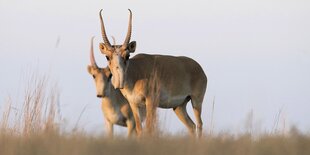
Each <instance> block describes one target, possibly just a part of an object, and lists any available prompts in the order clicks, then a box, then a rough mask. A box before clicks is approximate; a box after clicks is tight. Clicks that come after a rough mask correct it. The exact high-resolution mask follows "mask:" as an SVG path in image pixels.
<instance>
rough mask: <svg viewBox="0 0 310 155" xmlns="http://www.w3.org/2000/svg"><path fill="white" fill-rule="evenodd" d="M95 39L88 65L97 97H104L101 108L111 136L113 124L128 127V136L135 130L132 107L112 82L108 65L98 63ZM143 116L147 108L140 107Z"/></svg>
mask: <svg viewBox="0 0 310 155" xmlns="http://www.w3.org/2000/svg"><path fill="white" fill-rule="evenodd" d="M93 39H94V37H93V38H92V40H91V49H90V62H91V65H89V66H88V67H87V70H88V72H89V74H91V75H92V76H93V78H94V81H95V85H96V91H97V97H100V98H102V102H101V110H102V112H103V114H104V118H105V120H106V123H107V127H108V134H109V136H112V135H113V125H114V124H117V125H120V126H124V127H127V128H128V136H131V135H132V134H133V132H135V120H134V117H133V114H132V111H131V109H130V106H129V104H128V102H127V100H126V99H125V98H124V96H123V95H122V94H121V92H120V90H119V89H114V88H113V86H112V84H111V76H112V75H111V72H110V69H109V68H108V67H106V68H100V67H98V65H97V64H96V61H95V57H94V51H93ZM139 112H140V114H141V115H142V118H143V117H145V116H144V115H145V108H143V107H142V108H140V111H139Z"/></svg>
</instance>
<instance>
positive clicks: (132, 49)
mask: <svg viewBox="0 0 310 155" xmlns="http://www.w3.org/2000/svg"><path fill="white" fill-rule="evenodd" d="M136 46H137V43H136V41H132V42H130V43H129V44H128V51H129V53H134V52H135V51H136Z"/></svg>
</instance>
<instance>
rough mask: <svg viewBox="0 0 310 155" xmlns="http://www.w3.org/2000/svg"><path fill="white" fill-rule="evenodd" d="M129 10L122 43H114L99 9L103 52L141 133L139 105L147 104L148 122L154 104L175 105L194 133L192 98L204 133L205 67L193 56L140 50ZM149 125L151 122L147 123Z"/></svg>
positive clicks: (183, 120)
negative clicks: (190, 112)
mask: <svg viewBox="0 0 310 155" xmlns="http://www.w3.org/2000/svg"><path fill="white" fill-rule="evenodd" d="M128 10H129V26H128V31H127V35H126V39H125V41H124V43H123V44H122V45H113V46H112V45H111V44H110V42H109V40H108V37H107V34H106V31H105V27H104V22H103V19H102V15H101V12H102V10H100V12H99V16H100V22H101V31H102V38H103V41H104V42H103V43H100V44H99V48H100V50H101V53H102V54H104V55H105V56H106V58H107V60H108V61H109V65H108V66H109V68H110V70H111V72H112V85H113V86H114V88H118V89H120V91H121V93H122V94H123V95H124V96H125V98H126V99H127V100H128V102H129V104H130V107H131V109H132V111H133V115H134V118H135V122H136V130H137V133H138V135H140V134H141V132H142V126H141V117H140V116H139V105H141V103H143V104H145V106H146V113H147V114H146V120H147V121H146V123H148V122H150V121H149V120H150V119H151V118H152V117H153V113H152V111H153V108H155V106H158V107H160V108H172V109H173V110H174V112H175V113H176V115H177V116H178V118H179V119H180V120H181V121H182V122H183V123H184V124H185V126H186V127H187V128H188V130H189V131H190V133H191V134H192V135H195V133H196V125H195V123H194V122H193V121H192V119H191V118H190V117H189V116H188V113H187V111H186V105H187V103H188V101H191V103H192V107H193V111H194V115H195V118H196V123H197V128H198V136H199V137H200V136H201V134H202V119H201V109H202V103H203V98H204V94H205V91H206V88H207V76H206V75H205V73H204V71H203V69H202V67H201V66H200V65H199V64H198V63H197V62H196V61H194V60H193V59H191V58H188V57H184V56H180V57H176V56H168V55H149V54H138V55H136V56H134V57H132V58H130V53H134V52H135V50H136V42H135V41H131V42H130V38H131V32H132V13H131V10H130V9H128ZM147 126H149V125H147Z"/></svg>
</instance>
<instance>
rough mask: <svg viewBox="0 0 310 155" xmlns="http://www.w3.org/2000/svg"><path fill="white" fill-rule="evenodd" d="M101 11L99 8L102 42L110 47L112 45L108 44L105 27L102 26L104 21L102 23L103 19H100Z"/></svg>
mask: <svg viewBox="0 0 310 155" xmlns="http://www.w3.org/2000/svg"><path fill="white" fill-rule="evenodd" d="M101 12H102V9H101V10H100V12H99V17H100V23H101V33H102V39H103V41H104V43H105V44H107V45H108V48H112V46H111V44H110V42H109V39H108V37H107V34H106V32H105V27H104V23H103V19H102V14H101Z"/></svg>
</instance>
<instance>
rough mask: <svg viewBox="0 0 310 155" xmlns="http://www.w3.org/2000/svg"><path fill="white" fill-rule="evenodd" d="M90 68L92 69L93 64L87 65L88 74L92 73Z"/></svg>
mask: <svg viewBox="0 0 310 155" xmlns="http://www.w3.org/2000/svg"><path fill="white" fill-rule="evenodd" d="M92 69H93V66H91V65H88V66H87V71H88V73H89V74H92Z"/></svg>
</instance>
